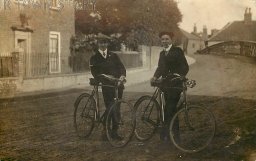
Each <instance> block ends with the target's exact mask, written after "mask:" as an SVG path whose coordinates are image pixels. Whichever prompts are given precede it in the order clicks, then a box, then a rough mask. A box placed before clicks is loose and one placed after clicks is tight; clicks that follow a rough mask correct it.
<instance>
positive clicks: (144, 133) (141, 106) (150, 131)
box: [135, 96, 160, 141]
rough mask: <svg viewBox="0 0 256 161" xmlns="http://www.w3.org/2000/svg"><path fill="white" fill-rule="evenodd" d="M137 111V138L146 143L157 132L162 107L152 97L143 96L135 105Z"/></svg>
mask: <svg viewBox="0 0 256 161" xmlns="http://www.w3.org/2000/svg"><path fill="white" fill-rule="evenodd" d="M135 109H136V129H135V136H136V138H137V139H138V140H140V141H146V140H148V139H150V138H151V137H152V136H153V135H154V133H155V132H156V130H157V127H158V125H159V109H160V106H159V104H158V102H157V101H156V100H155V99H152V97H151V96H142V97H140V98H139V99H138V101H137V102H136V103H135Z"/></svg>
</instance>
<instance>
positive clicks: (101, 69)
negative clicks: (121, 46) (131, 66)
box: [90, 50, 126, 79]
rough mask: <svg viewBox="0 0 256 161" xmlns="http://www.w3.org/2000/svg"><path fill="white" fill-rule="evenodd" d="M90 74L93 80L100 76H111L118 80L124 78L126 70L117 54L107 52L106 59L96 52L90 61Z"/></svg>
mask: <svg viewBox="0 0 256 161" xmlns="http://www.w3.org/2000/svg"><path fill="white" fill-rule="evenodd" d="M90 68H91V73H92V75H93V77H94V78H96V79H98V76H99V75H100V74H108V75H112V76H114V77H116V78H119V77H120V76H121V75H124V76H126V69H125V67H124V65H123V63H122V62H121V60H120V58H119V57H118V55H117V54H115V53H112V52H109V51H108V52H107V58H106V59H105V58H103V56H102V55H101V53H100V52H99V51H98V50H97V51H96V54H95V55H93V56H92V57H91V59H90Z"/></svg>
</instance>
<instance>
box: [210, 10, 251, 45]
mask: <svg viewBox="0 0 256 161" xmlns="http://www.w3.org/2000/svg"><path fill="white" fill-rule="evenodd" d="M255 28H256V21H253V20H252V13H251V9H250V8H249V9H248V8H246V10H245V13H244V20H242V21H233V22H229V23H228V24H226V25H225V26H224V27H223V28H222V29H221V30H219V31H218V32H217V33H215V34H214V35H213V36H212V37H211V38H210V39H209V40H208V46H211V45H213V44H217V43H220V42H224V41H256V30H255Z"/></svg>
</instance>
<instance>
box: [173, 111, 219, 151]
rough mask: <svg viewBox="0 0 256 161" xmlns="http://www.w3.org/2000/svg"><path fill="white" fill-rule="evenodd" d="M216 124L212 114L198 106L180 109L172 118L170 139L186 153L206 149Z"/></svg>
mask: <svg viewBox="0 0 256 161" xmlns="http://www.w3.org/2000/svg"><path fill="white" fill-rule="evenodd" d="M215 130H216V123H215V118H214V116H213V114H212V113H211V112H210V111H209V110H207V109H206V108H203V107H200V106H189V107H188V109H185V108H182V109H181V110H179V111H178V112H177V113H176V114H175V115H174V117H173V118H172V121H171V124H170V137H171V140H172V141H173V143H174V145H175V146H176V147H177V148H178V149H180V150H182V151H183V152H187V153H195V152H198V151H201V150H203V149H204V148H206V147H207V146H208V145H209V144H210V142H211V141H212V139H213V136H214V134H215Z"/></svg>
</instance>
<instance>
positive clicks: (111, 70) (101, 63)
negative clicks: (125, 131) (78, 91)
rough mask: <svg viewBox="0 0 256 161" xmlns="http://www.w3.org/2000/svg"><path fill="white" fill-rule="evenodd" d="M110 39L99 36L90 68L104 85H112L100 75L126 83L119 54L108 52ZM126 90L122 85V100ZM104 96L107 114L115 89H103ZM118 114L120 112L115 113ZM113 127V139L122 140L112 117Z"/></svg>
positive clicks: (119, 94)
mask: <svg viewBox="0 0 256 161" xmlns="http://www.w3.org/2000/svg"><path fill="white" fill-rule="evenodd" d="M109 40H110V38H109V37H108V36H106V35H103V34H99V35H98V38H97V47H98V49H96V51H95V55H93V56H92V57H91V59H90V68H91V73H92V75H93V77H94V78H95V79H96V80H98V81H100V82H102V83H103V84H107V85H111V82H110V81H108V80H106V79H101V78H100V77H99V75H100V74H107V75H112V76H114V77H115V78H119V79H120V81H124V80H125V77H126V69H125V67H124V65H123V63H122V62H121V60H120V58H119V57H118V55H117V54H115V53H112V52H110V51H108V49H107V47H108V45H109ZM123 90H124V85H120V86H119V88H118V98H120V99H121V98H122V95H123ZM102 94H103V98H104V103H105V106H106V112H108V111H109V110H110V108H111V106H112V104H113V103H114V97H115V89H114V88H113V87H107V86H103V87H102ZM115 112H116V114H118V111H115ZM103 121H104V122H103V123H104V125H105V124H106V117H105V119H104V120H103ZM112 121H113V127H112V137H113V138H116V139H121V138H120V136H118V134H117V130H118V125H117V124H118V123H117V120H116V119H115V118H113V117H112ZM104 130H105V129H104ZM105 134H106V133H105V131H103V139H104V140H105V138H106V137H105Z"/></svg>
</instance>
